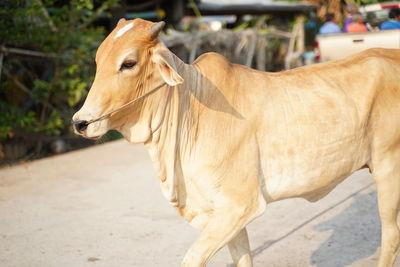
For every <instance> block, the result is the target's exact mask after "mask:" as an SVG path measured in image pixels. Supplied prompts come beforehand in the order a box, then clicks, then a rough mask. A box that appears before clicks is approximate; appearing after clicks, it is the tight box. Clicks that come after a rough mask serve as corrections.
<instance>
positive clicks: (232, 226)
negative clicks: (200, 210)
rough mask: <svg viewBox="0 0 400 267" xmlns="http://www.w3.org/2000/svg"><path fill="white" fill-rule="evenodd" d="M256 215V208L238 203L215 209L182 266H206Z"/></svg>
mask: <svg viewBox="0 0 400 267" xmlns="http://www.w3.org/2000/svg"><path fill="white" fill-rule="evenodd" d="M254 217H255V216H254V209H251V208H248V207H238V206H237V205H234V206H227V207H224V208H219V209H218V210H215V212H214V213H213V215H212V216H211V217H210V219H209V222H208V224H207V226H206V227H205V228H204V230H203V231H202V233H201V234H200V237H199V238H198V239H197V240H196V242H195V243H193V245H192V246H191V247H190V249H189V250H188V252H187V253H186V255H185V257H184V259H183V262H182V265H181V266H182V267H189V266H190V267H200V266H205V265H206V264H207V262H208V261H209V259H210V258H211V257H212V256H213V255H214V254H215V253H216V252H217V251H218V250H219V249H220V248H222V247H223V246H225V245H226V244H227V243H228V242H229V241H230V240H232V239H233V238H234V237H236V236H237V235H238V234H239V233H240V231H241V230H242V229H243V228H244V227H245V226H246V224H247V223H249V222H250V220H252V219H253V218H254Z"/></svg>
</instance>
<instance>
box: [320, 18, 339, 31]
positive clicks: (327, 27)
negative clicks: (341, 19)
mask: <svg viewBox="0 0 400 267" xmlns="http://www.w3.org/2000/svg"><path fill="white" fill-rule="evenodd" d="M341 32H342V31H341V30H340V28H339V26H338V25H337V21H336V17H335V14H333V13H326V14H325V23H324V24H323V25H322V27H321V28H320V29H319V34H335V33H341Z"/></svg>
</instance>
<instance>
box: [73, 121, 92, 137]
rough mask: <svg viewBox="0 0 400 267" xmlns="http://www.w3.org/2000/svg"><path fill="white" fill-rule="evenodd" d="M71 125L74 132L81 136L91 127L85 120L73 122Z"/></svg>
mask: <svg viewBox="0 0 400 267" xmlns="http://www.w3.org/2000/svg"><path fill="white" fill-rule="evenodd" d="M71 123H72V127H73V128H74V130H75V131H76V132H78V133H80V134H83V133H84V132H85V131H86V129H87V127H88V125H89V123H88V121H85V120H77V121H71Z"/></svg>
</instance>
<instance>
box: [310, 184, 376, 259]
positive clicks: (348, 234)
mask: <svg viewBox="0 0 400 267" xmlns="http://www.w3.org/2000/svg"><path fill="white" fill-rule="evenodd" d="M380 229H381V225H380V221H379V216H378V208H377V204H376V193H375V191H374V192H371V193H369V194H358V195H356V196H354V201H353V203H352V204H351V205H350V206H349V207H348V208H347V209H345V210H344V211H343V212H341V213H340V214H338V215H337V216H336V217H334V218H331V219H329V220H327V221H324V222H322V223H320V224H319V225H317V226H316V227H315V230H317V231H319V232H325V231H331V232H332V234H331V235H330V237H329V238H328V239H327V240H325V242H323V243H322V244H321V246H320V247H319V248H318V249H317V250H315V251H314V252H313V253H312V255H311V258H310V263H311V264H312V265H315V266H318V267H338V266H347V265H350V264H352V263H354V262H356V261H358V260H361V259H364V258H367V257H369V256H371V255H373V254H374V253H375V252H376V250H377V248H378V247H379V246H380ZM332 255H340V256H338V257H335V258H332Z"/></svg>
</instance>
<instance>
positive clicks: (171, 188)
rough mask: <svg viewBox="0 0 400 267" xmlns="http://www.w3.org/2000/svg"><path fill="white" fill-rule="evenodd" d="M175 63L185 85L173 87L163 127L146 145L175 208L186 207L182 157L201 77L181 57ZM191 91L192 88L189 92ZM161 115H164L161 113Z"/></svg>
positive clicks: (176, 58)
mask: <svg viewBox="0 0 400 267" xmlns="http://www.w3.org/2000/svg"><path fill="white" fill-rule="evenodd" d="M174 59H175V62H176V66H177V70H178V73H179V75H180V76H181V77H182V78H183V79H184V80H185V82H184V83H183V84H182V85H178V86H175V87H171V89H170V90H173V91H172V95H171V97H170V100H169V102H168V104H167V106H166V107H165V112H164V114H163V116H164V118H163V123H162V124H161V126H160V127H159V129H158V130H157V131H156V132H154V133H153V136H152V138H151V140H149V142H147V143H146V144H145V145H146V147H147V148H148V150H149V153H150V157H151V159H152V161H153V164H154V167H155V170H156V173H157V176H158V177H159V178H160V181H161V188H162V191H163V194H164V196H165V197H166V198H167V200H168V201H169V202H170V203H171V204H172V205H173V206H183V205H184V199H185V188H184V187H183V183H180V181H181V180H182V179H183V173H182V168H181V163H182V162H181V155H182V153H184V152H185V151H182V150H185V148H186V147H185V146H184V147H182V146H181V145H182V144H184V143H185V142H187V141H188V140H189V139H191V138H192V136H191V134H192V133H191V127H190V126H191V124H192V123H193V114H192V110H191V102H192V101H191V98H192V97H191V92H193V90H194V89H196V88H195V87H196V84H195V83H193V81H196V78H197V75H198V73H197V71H196V69H195V68H194V67H193V66H191V65H187V64H184V63H183V62H182V61H181V60H180V59H179V58H178V57H176V56H174ZM188 87H191V88H190V90H189V88H188ZM158 113H159V114H161V113H160V111H158Z"/></svg>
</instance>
